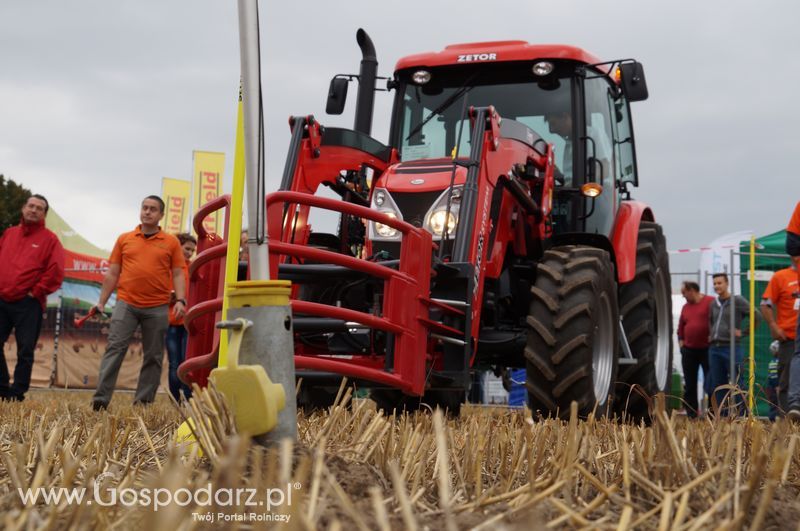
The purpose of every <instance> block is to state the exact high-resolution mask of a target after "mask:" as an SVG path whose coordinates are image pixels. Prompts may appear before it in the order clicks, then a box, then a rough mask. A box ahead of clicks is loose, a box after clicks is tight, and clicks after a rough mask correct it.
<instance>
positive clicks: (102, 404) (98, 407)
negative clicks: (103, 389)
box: [92, 400, 108, 411]
mask: <svg viewBox="0 0 800 531" xmlns="http://www.w3.org/2000/svg"><path fill="white" fill-rule="evenodd" d="M92 409H94V410H95V411H103V410H105V409H108V404H106V403H105V402H97V401H94V400H93V401H92Z"/></svg>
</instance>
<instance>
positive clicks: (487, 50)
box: [395, 41, 600, 70]
mask: <svg viewBox="0 0 800 531" xmlns="http://www.w3.org/2000/svg"><path fill="white" fill-rule="evenodd" d="M535 59H569V60H573V61H578V62H581V63H586V64H594V63H599V62H600V60H599V59H598V58H596V57H595V56H594V55H592V54H590V53H588V52H586V51H585V50H582V49H581V48H576V47H575V46H567V45H564V44H528V43H527V42H525V41H491V42H471V43H466V44H452V45H450V46H447V47H445V49H444V50H442V51H441V52H428V53H420V54H416V55H409V56H407V57H403V58H401V59H400V60H399V61H397V66H396V67H395V70H403V69H406V68H413V67H435V66H445V65H454V64H460V63H469V62H476V63H482V62H494V61H496V62H505V61H531V60H535Z"/></svg>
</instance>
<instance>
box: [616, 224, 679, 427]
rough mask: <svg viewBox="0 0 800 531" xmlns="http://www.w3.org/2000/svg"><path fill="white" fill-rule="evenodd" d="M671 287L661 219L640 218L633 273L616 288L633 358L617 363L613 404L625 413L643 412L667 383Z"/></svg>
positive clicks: (644, 414) (639, 417) (630, 415)
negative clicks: (631, 362) (630, 277)
mask: <svg viewBox="0 0 800 531" xmlns="http://www.w3.org/2000/svg"><path fill="white" fill-rule="evenodd" d="M671 293H672V290H671V286H670V275H669V255H668V254H667V241H666V239H665V238H664V231H663V230H662V229H661V225H658V224H657V223H653V222H650V221H642V222H641V224H640V225H639V240H638V245H637V248H636V276H635V277H634V279H633V280H632V281H630V282H628V283H626V284H623V285H621V286H620V288H619V301H620V315H621V316H622V325H623V328H624V329H625V337H626V339H627V340H628V344H629V345H630V347H631V353H632V354H633V357H634V358H635V359H636V364H634V365H622V366H621V367H620V377H619V383H618V385H617V392H616V394H617V402H616V404H617V410H618V412H619V413H620V414H624V415H625V417H626V418H630V419H631V420H634V421H639V420H642V419H645V420H646V418H647V415H648V413H649V402H650V397H652V396H654V395H656V394H657V393H667V394H668V393H669V391H670V384H671V383H672V378H671V376H672V295H671Z"/></svg>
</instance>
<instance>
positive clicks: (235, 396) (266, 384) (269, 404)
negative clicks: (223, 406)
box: [209, 365, 286, 435]
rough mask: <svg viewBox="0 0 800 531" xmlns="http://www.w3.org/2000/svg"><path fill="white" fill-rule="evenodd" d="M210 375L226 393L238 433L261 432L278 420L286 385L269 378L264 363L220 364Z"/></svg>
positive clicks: (282, 406) (283, 404)
mask: <svg viewBox="0 0 800 531" xmlns="http://www.w3.org/2000/svg"><path fill="white" fill-rule="evenodd" d="M209 378H210V379H211V380H212V381H213V382H214V385H216V386H217V389H218V390H219V391H220V392H221V393H222V394H223V395H225V399H226V400H227V401H228V404H229V405H230V407H231V409H232V413H233V418H234V419H235V421H236V429H237V431H239V433H245V434H248V435H262V434H264V433H267V432H268V431H270V430H271V429H272V428H274V427H275V425H276V424H277V423H278V413H279V412H280V411H281V410H282V409H283V408H284V407H285V406H286V394H285V392H284V390H283V386H281V385H280V384H275V383H272V381H270V379H269V377H268V376H267V372H266V371H265V370H264V367H262V366H261V365H240V366H238V367H237V368H235V369H232V368H229V367H218V368H216V369H214V370H213V371H211V375H210V376H209Z"/></svg>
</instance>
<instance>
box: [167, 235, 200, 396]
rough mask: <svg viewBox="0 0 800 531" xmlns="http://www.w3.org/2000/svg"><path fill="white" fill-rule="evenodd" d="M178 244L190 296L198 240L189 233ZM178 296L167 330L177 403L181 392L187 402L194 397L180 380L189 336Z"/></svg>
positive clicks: (171, 386) (171, 384) (171, 381)
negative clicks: (191, 268)
mask: <svg viewBox="0 0 800 531" xmlns="http://www.w3.org/2000/svg"><path fill="white" fill-rule="evenodd" d="M177 238H178V242H179V243H180V244H181V251H183V258H184V259H185V263H184V265H183V278H184V280H185V283H184V286H185V288H184V294H185V296H186V297H187V298H188V296H189V260H190V259H191V258H192V255H194V251H195V249H196V248H197V238H195V237H194V236H192V235H191V234H189V233H187V232H182V233H180V234H178V235H177ZM175 302H176V296H175V291H174V290H173V292H172V301H171V302H170V307H169V309H170V312H169V328H167V359H168V360H169V392H170V393H171V394H172V396H173V398H175V401H176V402H180V401H181V391H183V396H184V397H185V398H186V400H188V399H189V397H191V396H192V388H191V387H189V386H188V385H186V384H185V383H183V382H182V381H180V379H179V378H178V366H179V365H180V364H181V363H183V360H184V359H186V340H187V339H188V338H189V334H188V332H187V331H186V328H185V327H184V326H183V315H178V314H176V313H175V311H174V308H175Z"/></svg>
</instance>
